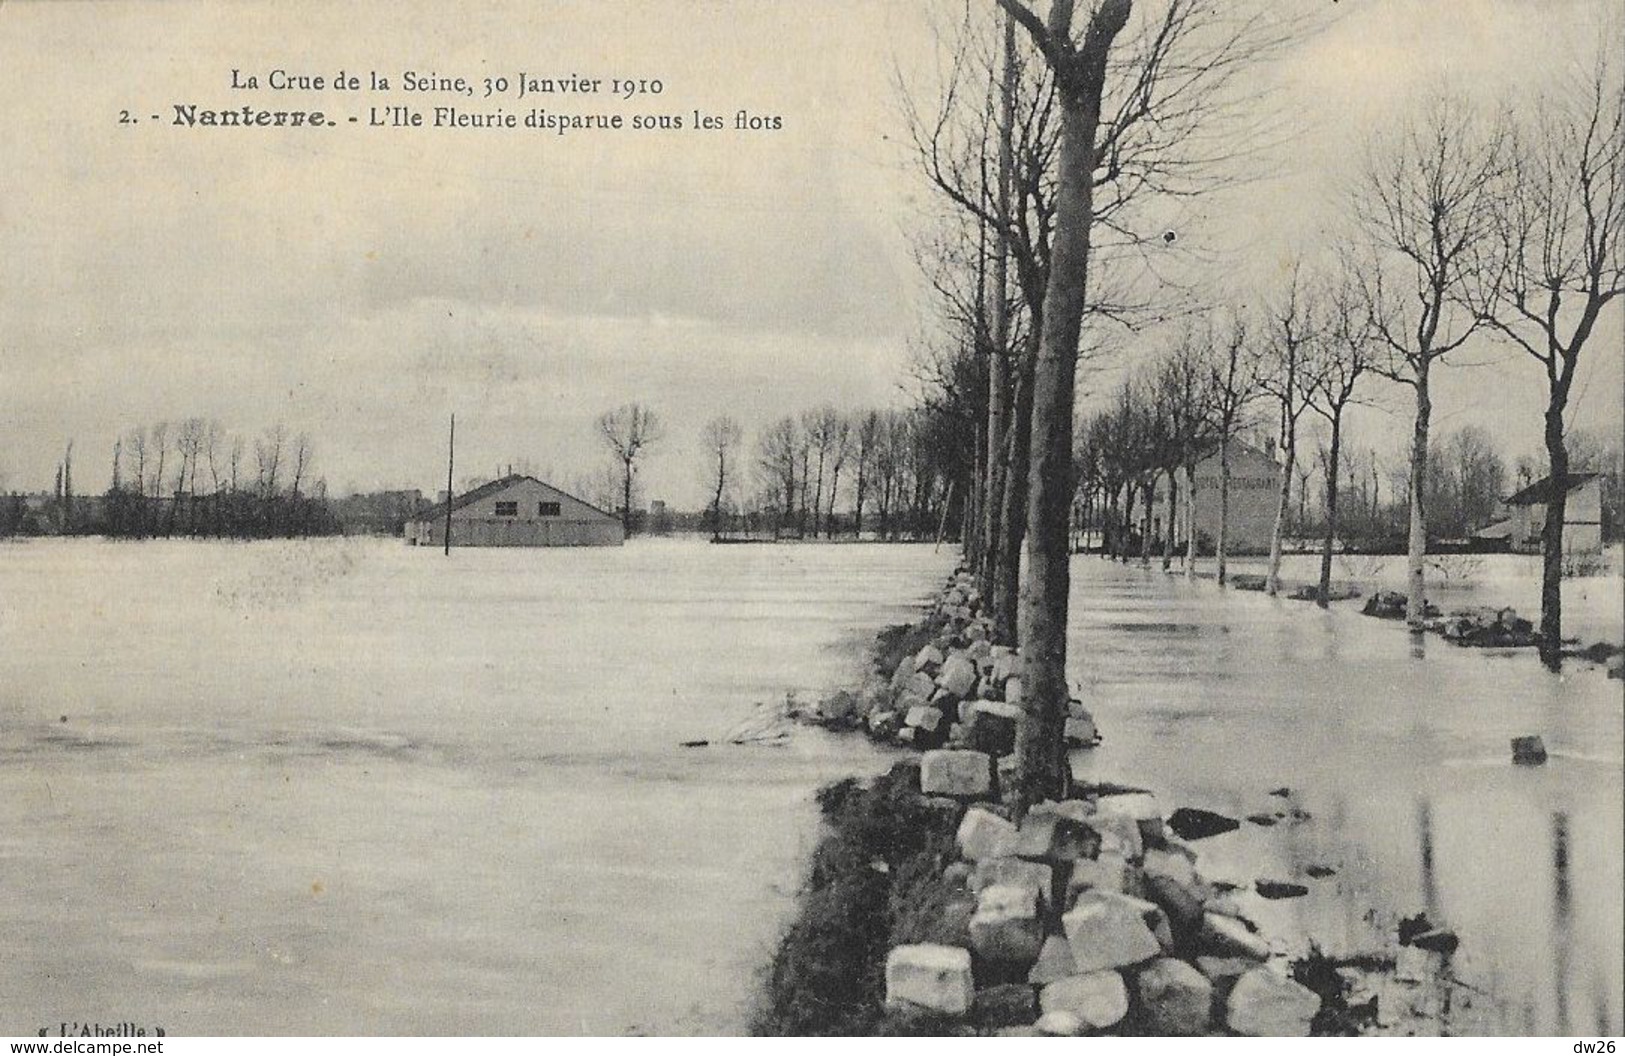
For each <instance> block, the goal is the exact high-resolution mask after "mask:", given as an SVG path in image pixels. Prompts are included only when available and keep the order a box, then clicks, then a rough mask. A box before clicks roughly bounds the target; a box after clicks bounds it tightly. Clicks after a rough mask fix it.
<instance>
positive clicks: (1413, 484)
mask: <svg viewBox="0 0 1625 1056" xmlns="http://www.w3.org/2000/svg"><path fill="white" fill-rule="evenodd" d="M1432 416H1433V401H1432V400H1431V399H1430V398H1429V396H1428V361H1427V360H1425V359H1424V360H1422V361H1421V366H1420V367H1419V368H1418V370H1417V372H1416V426H1415V431H1414V432H1413V434H1412V436H1411V481H1410V501H1411V511H1410V537H1409V540H1408V542H1407V544H1406V549H1405V575H1406V579H1407V581H1408V590H1407V596H1406V599H1405V622H1406V624H1407V625H1408V626H1409V627H1410V629H1411V630H1412V631H1413V632H1417V633H1420V632H1421V631H1422V626H1423V624H1424V623H1425V622H1426V621H1427V553H1428V522H1427V512H1426V510H1425V509H1424V507H1423V501H1422V497H1423V496H1424V495H1425V494H1426V493H1427V475H1428V423H1429V419H1430V418H1432Z"/></svg>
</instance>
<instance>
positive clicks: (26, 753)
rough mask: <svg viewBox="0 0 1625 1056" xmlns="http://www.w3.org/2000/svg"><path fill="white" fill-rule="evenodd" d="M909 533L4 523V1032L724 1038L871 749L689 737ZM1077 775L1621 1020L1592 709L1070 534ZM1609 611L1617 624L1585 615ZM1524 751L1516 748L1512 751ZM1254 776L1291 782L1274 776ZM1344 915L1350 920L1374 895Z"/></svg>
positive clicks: (1614, 871) (1343, 920)
mask: <svg viewBox="0 0 1625 1056" xmlns="http://www.w3.org/2000/svg"><path fill="white" fill-rule="evenodd" d="M954 561H955V555H954V554H953V553H952V552H951V551H950V550H949V549H948V548H944V549H943V550H942V551H941V552H934V551H933V550H932V548H931V547H929V546H873V545H842V546H813V545H806V546H729V547H712V546H707V545H705V544H703V543H699V542H692V541H643V540H638V541H635V542H634V543H633V544H631V545H628V546H627V547H625V548H621V549H614V550H569V551H565V550H552V551H549V550H485V551H475V550H467V551H459V552H456V553H454V554H453V556H452V557H451V558H450V559H449V560H448V559H446V558H444V557H442V556H441V555H440V554H439V553H438V552H436V551H430V550H423V549H411V548H407V547H404V546H402V545H400V544H399V543H394V542H388V541H379V540H369V541H355V540H327V541H317V542H311V543H297V544H296V543H289V544H246V545H245V544H216V543H185V542H172V543H162V542H153V543H142V544H117V543H109V542H101V541H96V540H45V541H35V542H29V543H19V544H16V545H7V546H5V547H4V548H0V645H3V650H0V892H3V893H4V894H3V896H0V950H4V951H5V954H6V955H5V956H4V957H0V1034H15V1033H33V1032H34V1031H35V1030H37V1029H39V1027H41V1026H45V1025H52V1026H53V1027H54V1025H55V1024H57V1023H59V1022H63V1021H67V1022H73V1021H79V1022H100V1023H103V1024H108V1023H113V1022H122V1021H129V1022H135V1023H137V1024H138V1025H142V1026H148V1027H151V1026H161V1027H163V1028H164V1029H166V1030H168V1031H169V1032H170V1033H224V1034H262V1033H263V1034H312V1033H314V1034H331V1033H359V1034H393V1033H400V1034H484V1033H498V1034H509V1033H511V1034H617V1033H638V1032H642V1033H737V1032H740V1031H742V1030H744V1029H745V1026H746V1023H747V1015H748V1003H749V1000H750V998H751V996H752V994H753V992H754V990H755V986H756V983H757V973H758V971H759V969H760V967H761V965H762V964H763V963H764V962H765V960H766V958H767V956H768V953H769V951H770V949H771V947H772V944H773V941H774V939H775V938H776V936H777V934H778V932H779V930H780V928H781V927H782V926H783V923H784V921H785V920H786V919H787V915H788V914H789V913H790V912H791V910H792V908H793V899H794V895H795V891H796V888H797V886H798V884H799V881H800V880H801V878H802V876H803V875H804V869H805V864H806V854H807V853H808V851H809V850H810V848H811V846H812V841H813V839H814V838H815V836H816V824H815V817H816V814H815V809H814V807H813V806H812V803H811V793H812V791H813V790H814V789H815V788H816V787H818V786H819V785H820V784H822V783H824V782H825V781H828V780H831V779H833V778H836V777H841V776H846V775H848V774H852V773H871V772H878V771H879V770H880V769H883V768H884V767H885V766H886V765H887V762H888V758H889V757H888V755H887V754H885V753H882V752H880V751H878V750H875V749H873V748H871V747H869V746H868V745H867V743H866V742H864V741H863V740H862V739H861V738H856V737H845V738H843V737H838V736H830V735H823V734H821V733H819V732H817V731H811V730H799V731H797V732H796V733H795V734H794V736H793V737H792V738H791V741H790V743H789V744H788V745H787V746H784V747H708V748H692V749H689V748H681V747H679V746H678V745H679V742H681V741H685V740H693V739H715V738H717V737H718V736H719V735H720V734H722V733H723V732H724V731H726V730H727V729H728V728H729V727H730V726H732V725H733V724H734V723H735V722H736V721H738V720H739V719H741V718H743V717H745V716H747V715H749V714H750V713H751V710H752V707H753V705H754V704H755V703H756V702H758V701H767V700H775V699H780V698H782V696H783V695H784V693H785V692H786V691H787V690H789V689H792V688H794V689H798V690H800V691H803V692H805V693H817V692H819V691H822V690H827V689H829V688H832V687H836V686H841V685H848V684H851V683H852V682H853V681H854V680H855V678H856V676H857V672H858V671H859V668H860V665H861V662H862V655H863V652H864V650H865V649H866V648H867V646H868V644H869V641H870V639H871V637H872V635H873V633H874V631H875V630H877V629H878V628H880V627H882V626H884V625H886V624H889V623H896V622H901V621H904V620H907V619H911V618H912V617H913V616H914V614H915V612H916V610H917V607H918V606H919V605H920V604H921V603H922V602H923V601H924V600H926V599H927V598H928V597H929V595H930V594H931V593H932V591H933V589H934V588H935V587H936V585H937V584H938V583H939V582H940V580H941V578H942V577H943V576H944V575H945V574H946V573H947V572H948V571H949V570H950V568H951V567H952V565H953V563H954ZM1073 567H1074V581H1075V588H1076V592H1075V594H1074V599H1073V605H1074V613H1075V615H1074V625H1073V626H1074V629H1073V637H1072V648H1073V658H1074V666H1073V671H1074V675H1075V677H1076V679H1077V680H1078V683H1079V688H1080V690H1081V694H1082V696H1083V697H1084V699H1086V700H1088V701H1089V703H1090V704H1091V706H1092V707H1093V708H1094V709H1095V711H1096V713H1097V717H1098V718H1099V721H1100V725H1101V727H1102V729H1103V731H1104V733H1105V737H1106V740H1105V743H1104V744H1103V745H1102V746H1101V747H1100V748H1098V749H1096V750H1094V751H1093V752H1086V753H1079V756H1078V758H1079V761H1080V764H1081V766H1082V767H1083V768H1084V769H1085V770H1086V771H1088V772H1089V773H1090V774H1092V775H1093V776H1096V777H1100V778H1106V779H1115V780H1120V781H1126V782H1131V783H1138V784H1144V785H1148V786H1150V787H1152V788H1153V789H1154V790H1155V791H1157V792H1158V793H1159V795H1160V796H1161V797H1162V798H1163V799H1164V800H1165V801H1166V802H1167V804H1168V805H1169V806H1170V807H1172V806H1180V805H1191V806H1201V807H1207V808H1209V809H1214V810H1220V811H1224V812H1227V813H1232V814H1235V815H1237V816H1241V815H1245V814H1249V813H1254V812H1259V811H1274V810H1283V811H1284V810H1287V809H1297V810H1300V811H1302V812H1305V813H1307V814H1308V815H1310V817H1308V818H1306V819H1302V820H1287V821H1282V822H1281V823H1280V824H1277V825H1275V826H1271V827H1267V828H1266V827H1260V826H1257V825H1253V824H1246V825H1244V826H1243V827H1242V830H1241V831H1240V832H1237V833H1233V834H1229V835H1225V836H1219V837H1215V838H1213V839H1210V840H1205V841H1202V843H1201V845H1200V846H1201V850H1202V854H1203V859H1202V862H1203V867H1204V869H1206V870H1208V871H1209V872H1211V873H1215V874H1217V875H1218V876H1220V877H1223V878H1230V879H1234V880H1235V881H1237V882H1244V883H1246V884H1249V885H1250V884H1251V881H1252V880H1253V879H1255V878H1257V877H1258V876H1259V875H1262V874H1265V873H1268V874H1269V878H1271V879H1280V880H1296V879H1301V878H1302V870H1303V869H1304V868H1305V867H1306V866H1308V865H1326V866H1329V867H1332V868H1334V869H1336V870H1337V872H1336V874H1335V875H1333V876H1331V877H1328V878H1326V879H1324V880H1318V881H1317V880H1306V881H1304V882H1305V883H1307V884H1309V885H1310V886H1311V887H1312V893H1311V894H1310V896H1308V897H1306V898H1302V899H1297V900H1292V901H1287V902H1274V903H1263V902H1262V901H1261V900H1258V899H1256V897H1252V896H1249V897H1252V901H1251V902H1249V905H1250V907H1251V908H1253V909H1254V911H1255V912H1256V913H1257V914H1258V915H1259V916H1260V917H1261V918H1263V922H1264V923H1265V924H1266V926H1267V927H1269V928H1270V929H1271V930H1272V931H1274V932H1276V933H1277V934H1281V935H1292V936H1301V935H1303V934H1313V935H1314V936H1315V937H1316V938H1317V939H1319V940H1320V941H1321V942H1323V943H1324V944H1326V945H1328V946H1330V947H1332V948H1334V949H1338V950H1348V951H1351V952H1353V951H1360V950H1363V949H1367V948H1369V947H1370V946H1371V945H1372V944H1373V943H1375V942H1378V941H1379V940H1380V938H1381V936H1382V935H1383V934H1384V933H1385V932H1388V931H1390V930H1391V926H1392V924H1393V919H1394V917H1395V916H1397V915H1399V914H1408V913H1412V912H1415V911H1418V910H1422V909H1426V910H1427V911H1428V912H1429V913H1430V915H1432V916H1433V917H1434V918H1435V919H1437V920H1441V921H1442V922H1444V923H1446V924H1448V925H1449V926H1451V927H1454V928H1455V929H1456V930H1457V931H1459V932H1460V934H1461V935H1462V947H1461V950H1460V951H1459V953H1458V955H1457V957H1456V963H1455V965H1454V971H1455V972H1456V974H1457V975H1458V976H1460V977H1461V978H1462V979H1463V980H1464V981H1466V982H1468V983H1469V984H1470V985H1471V986H1473V987H1475V988H1478V989H1482V990H1485V991H1492V992H1494V993H1496V994H1500V995H1507V999H1506V1000H1503V1001H1502V1002H1500V1003H1497V1002H1493V1001H1488V1000H1486V1001H1485V1002H1483V1005H1482V1007H1481V1009H1480V1011H1479V1012H1478V1013H1477V1014H1478V1015H1479V1016H1481V1017H1483V1018H1481V1019H1479V1020H1476V1021H1475V1020H1473V1019H1471V1018H1470V1017H1467V1018H1464V1019H1463V1020H1462V1022H1464V1023H1465V1024H1466V1025H1467V1026H1477V1027H1479V1029H1483V1030H1489V1031H1494V1032H1502V1033H1530V1032H1539V1033H1548V1032H1556V1033H1579V1032H1586V1031H1600V1030H1601V1029H1602V1028H1601V1025H1602V1024H1606V1025H1607V1032H1610V1033H1619V1031H1620V1015H1621V1010H1620V1000H1619V995H1620V990H1621V978H1620V963H1621V959H1622V939H1621V927H1622V924H1621V910H1620V901H1621V892H1622V890H1625V880H1622V877H1621V862H1622V858H1625V854H1622V848H1621V831H1622V826H1625V819H1622V817H1621V777H1622V747H1621V737H1622V734H1621V721H1622V694H1621V686H1620V683H1618V682H1617V681H1616V682H1609V681H1607V680H1606V679H1604V678H1603V676H1602V673H1601V671H1600V670H1597V669H1589V668H1576V669H1575V670H1574V671H1572V672H1570V673H1568V674H1565V675H1564V676H1563V677H1562V678H1558V677H1555V676H1553V675H1551V674H1550V673H1548V672H1546V671H1545V670H1544V669H1542V668H1541V667H1540V666H1539V665H1538V663H1537V662H1536V661H1535V660H1534V658H1533V657H1532V656H1528V655H1521V654H1520V655H1510V656H1508V655H1498V656H1491V655H1483V654H1481V653H1477V652H1472V651H1467V650H1459V649H1456V648H1454V647H1451V646H1448V645H1447V644H1446V643H1444V642H1442V641H1440V640H1438V639H1431V640H1428V641H1426V642H1425V643H1424V644H1423V646H1422V647H1421V649H1420V650H1418V649H1417V648H1416V647H1415V646H1413V643H1412V641H1411V639H1410V638H1409V636H1408V635H1406V634H1405V633H1404V632H1403V630H1402V629H1400V628H1398V627H1395V626H1393V625H1390V624H1385V623H1380V622H1378V621H1374V620H1369V619H1366V618H1363V617H1360V616H1358V615H1356V614H1355V613H1354V612H1353V611H1351V610H1350V609H1348V608H1338V609H1334V610H1333V611H1332V612H1329V613H1322V612H1319V611H1318V610H1316V609H1314V608H1313V606H1306V605H1303V604H1301V603H1292V602H1286V601H1271V600H1270V599H1266V598H1264V597H1262V596H1261V595H1257V594H1238V593H1233V592H1232V593H1229V594H1223V593H1221V592H1220V591H1219V590H1218V589H1217V587H1216V586H1215V585H1214V584H1212V583H1209V582H1196V583H1186V582H1184V581H1183V580H1180V579H1178V578H1173V577H1168V576H1165V575H1163V574H1162V573H1161V572H1160V571H1155V570H1142V569H1140V568H1138V567H1137V566H1129V567H1125V566H1121V565H1115V564H1112V563H1110V562H1107V561H1103V560H1101V559H1099V558H1094V557H1081V556H1080V557H1078V558H1076V559H1075V561H1074V566H1073ZM1614 640H1618V636H1617V635H1616V636H1614ZM1525 733H1539V734H1541V735H1543V736H1544V738H1545V740H1546V744H1547V746H1548V748H1549V749H1550V750H1551V752H1552V759H1551V761H1550V762H1549V763H1548V764H1547V765H1546V766H1545V767H1543V768H1533V769H1531V768H1515V767H1512V766H1511V765H1510V763H1509V752H1508V740H1509V738H1511V737H1512V736H1516V735H1519V734H1525ZM1280 786H1288V787H1290V788H1291V789H1292V790H1293V791H1292V797H1291V798H1290V799H1289V800H1287V799H1281V798H1278V797H1272V796H1270V795H1269V792H1270V791H1271V790H1272V789H1276V788H1278V787H1280ZM1373 909H1375V910H1377V912H1376V913H1375V914H1371V913H1369V912H1368V911H1370V910H1373Z"/></svg>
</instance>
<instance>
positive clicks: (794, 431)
mask: <svg viewBox="0 0 1625 1056" xmlns="http://www.w3.org/2000/svg"><path fill="white" fill-rule="evenodd" d="M801 446H802V443H801V430H800V428H799V427H798V426H797V425H796V420H795V419H794V418H791V417H788V416H787V417H784V418H780V419H779V420H778V421H776V422H774V423H773V424H772V425H770V426H768V427H767V428H766V429H764V430H762V432H761V435H760V436H758V437H757V440H756V466H757V469H758V470H759V471H760V472H761V474H762V478H763V483H764V484H765V485H766V486H767V488H768V490H769V492H770V494H772V495H774V496H775V498H782V499H783V506H782V507H781V508H780V510H779V523H778V525H777V527H778V528H780V529H783V528H786V527H788V526H789V525H790V524H791V523H792V521H793V519H794V517H795V512H796V485H797V483H798V482H799V481H800V479H801V478H800V476H799V475H798V473H797V456H798V452H799V451H800V450H801Z"/></svg>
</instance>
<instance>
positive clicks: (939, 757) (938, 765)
mask: <svg viewBox="0 0 1625 1056" xmlns="http://www.w3.org/2000/svg"><path fill="white" fill-rule="evenodd" d="M992 787H993V761H992V760H991V759H989V758H988V756H987V755H986V754H984V753H982V752H974V751H966V750H965V749H963V748H946V749H937V750H936V751H930V752H926V753H925V754H924V755H922V756H921V757H920V791H921V792H925V793H927V794H934V795H944V796H985V795H987V794H988V792H989V791H991V790H992Z"/></svg>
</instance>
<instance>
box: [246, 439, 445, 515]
mask: <svg viewBox="0 0 1625 1056" xmlns="http://www.w3.org/2000/svg"><path fill="white" fill-rule="evenodd" d="M287 443H288V427H287V426H285V425H283V424H282V423H281V422H278V423H277V424H276V425H274V426H272V427H271V428H270V429H267V430H266V431H265V432H264V434H262V435H261V436H260V437H259V439H257V440H255V441H254V461H255V463H256V464H257V466H258V468H259V491H260V497H261V498H265V499H269V498H273V497H274V496H275V495H276V494H277V492H278V489H279V488H280V487H281V485H282V449H283V448H284V447H286V446H287ZM448 501H449V500H448Z"/></svg>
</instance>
